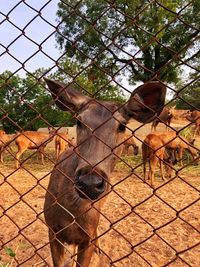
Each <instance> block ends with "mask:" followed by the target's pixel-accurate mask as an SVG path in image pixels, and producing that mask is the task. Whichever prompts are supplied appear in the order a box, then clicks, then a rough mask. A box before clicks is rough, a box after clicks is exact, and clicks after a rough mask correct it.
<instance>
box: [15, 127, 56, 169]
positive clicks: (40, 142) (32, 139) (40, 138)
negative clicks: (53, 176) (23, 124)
mask: <svg viewBox="0 0 200 267" xmlns="http://www.w3.org/2000/svg"><path fill="white" fill-rule="evenodd" d="M54 135H55V131H54V130H52V129H51V128H49V133H42V132H36V131H24V132H21V133H19V134H18V136H17V137H16V139H15V144H16V146H17V148H18V151H17V154H16V157H15V159H16V160H15V167H16V168H19V165H20V164H19V161H20V157H21V155H22V154H23V153H24V152H25V151H26V150H27V149H37V150H38V151H39V153H40V155H41V162H42V164H44V149H45V147H46V146H47V144H48V143H49V142H50V141H51V140H52V139H53V137H54Z"/></svg>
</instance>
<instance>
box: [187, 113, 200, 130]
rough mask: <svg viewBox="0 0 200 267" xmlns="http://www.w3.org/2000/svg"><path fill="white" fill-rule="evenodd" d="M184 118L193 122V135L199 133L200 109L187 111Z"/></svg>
mask: <svg viewBox="0 0 200 267" xmlns="http://www.w3.org/2000/svg"><path fill="white" fill-rule="evenodd" d="M186 119H187V120H188V121H190V122H193V123H194V124H195V131H194V135H196V134H198V135H200V111H198V110H193V111H192V112H191V111H189V112H187V115H186Z"/></svg>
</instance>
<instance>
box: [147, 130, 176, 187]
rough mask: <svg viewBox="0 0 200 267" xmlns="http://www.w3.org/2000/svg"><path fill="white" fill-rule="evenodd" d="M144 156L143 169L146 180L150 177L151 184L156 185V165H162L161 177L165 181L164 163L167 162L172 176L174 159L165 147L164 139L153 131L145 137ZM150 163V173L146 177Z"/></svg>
mask: <svg viewBox="0 0 200 267" xmlns="http://www.w3.org/2000/svg"><path fill="white" fill-rule="evenodd" d="M142 158H143V171H144V180H147V178H148V179H150V184H151V186H154V185H153V184H154V175H155V169H156V166H157V165H158V164H159V165H160V172H161V178H162V180H163V181H165V176H164V169H163V163H164V162H165V163H166V162H167V163H168V164H167V170H168V175H169V177H170V176H171V171H172V168H171V167H170V166H172V164H174V159H173V158H172V157H171V155H169V154H168V153H167V151H166V149H165V147H164V142H163V141H162V139H161V138H160V137H159V136H158V135H156V134H153V133H150V134H148V135H147V136H146V138H145V139H144V142H143V143H142ZM147 162H148V163H149V175H148V177H146V164H147Z"/></svg>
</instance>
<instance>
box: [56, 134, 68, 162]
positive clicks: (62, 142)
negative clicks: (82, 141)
mask: <svg viewBox="0 0 200 267" xmlns="http://www.w3.org/2000/svg"><path fill="white" fill-rule="evenodd" d="M68 147H69V143H68V133H57V134H56V138H55V151H56V159H58V157H59V156H60V154H61V153H62V152H63V151H65V150H66V149H67V148H68Z"/></svg>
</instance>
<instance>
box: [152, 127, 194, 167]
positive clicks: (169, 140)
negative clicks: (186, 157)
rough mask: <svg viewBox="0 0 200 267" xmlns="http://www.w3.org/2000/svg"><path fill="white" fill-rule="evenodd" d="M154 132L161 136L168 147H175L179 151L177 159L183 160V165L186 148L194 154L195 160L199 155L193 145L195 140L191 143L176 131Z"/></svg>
mask: <svg viewBox="0 0 200 267" xmlns="http://www.w3.org/2000/svg"><path fill="white" fill-rule="evenodd" d="M153 134H154V135H157V136H159V137H160V139H161V140H162V142H163V143H164V144H165V147H166V148H169V149H173V150H174V151H175V152H177V161H181V165H183V162H182V158H183V153H184V151H185V150H187V151H188V152H189V153H190V154H191V155H192V158H193V160H195V158H197V157H198V156H199V155H198V150H197V149H195V148H194V147H193V143H194V140H192V142H191V143H190V142H189V141H188V140H186V139H185V138H184V137H182V136H181V137H179V136H177V134H176V132H175V131H169V132H167V133H166V132H154V133H153Z"/></svg>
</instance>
